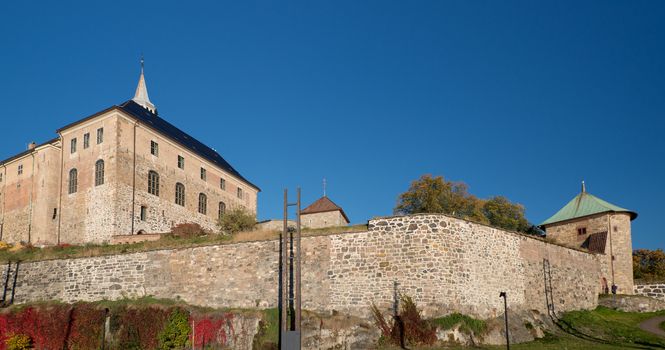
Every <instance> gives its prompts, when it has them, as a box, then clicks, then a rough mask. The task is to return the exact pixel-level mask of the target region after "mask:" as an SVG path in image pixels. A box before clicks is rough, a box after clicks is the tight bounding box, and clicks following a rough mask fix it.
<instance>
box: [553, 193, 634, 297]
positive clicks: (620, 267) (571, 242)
mask: <svg viewBox="0 0 665 350" xmlns="http://www.w3.org/2000/svg"><path fill="white" fill-rule="evenodd" d="M636 217H637V213H635V212H633V211H630V210H627V209H624V208H621V207H618V206H616V205H614V204H611V203H608V202H606V201H604V200H602V199H600V198H598V197H596V196H594V195H592V194H589V193H587V191H586V186H585V184H584V182H582V192H580V194H578V195H577V196H575V198H573V199H572V200H571V201H570V202H568V204H566V205H565V206H564V207H563V208H561V210H559V211H558V212H557V213H556V214H554V215H553V216H552V217H550V218H549V219H547V220H545V221H544V222H543V223H541V224H540V227H541V228H543V229H544V230H545V232H546V234H547V237H548V238H549V239H552V240H553V241H555V242H558V243H561V244H564V245H567V246H571V247H577V248H583V249H586V250H588V251H589V252H591V253H594V254H597V255H598V256H599V260H600V268H601V275H602V276H601V292H604V293H608V292H611V291H612V286H616V289H617V293H619V294H633V246H632V240H631V228H630V222H631V221H632V220H634V219H635V218H636Z"/></svg>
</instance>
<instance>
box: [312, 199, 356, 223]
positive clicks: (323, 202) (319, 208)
mask: <svg viewBox="0 0 665 350" xmlns="http://www.w3.org/2000/svg"><path fill="white" fill-rule="evenodd" d="M336 210H339V212H340V213H342V216H343V217H344V219H345V220H346V222H351V221H349V218H348V217H347V216H346V213H344V210H343V209H342V208H341V207H340V206H338V205H337V204H335V203H334V202H333V201H331V200H330V198H328V197H326V196H323V197H321V198H319V199H317V200H316V201H315V202H314V203H312V204H310V205H309V206H308V207H307V208H305V209H303V210H302V211H301V212H300V213H301V214H314V213H325V212H329V211H336Z"/></svg>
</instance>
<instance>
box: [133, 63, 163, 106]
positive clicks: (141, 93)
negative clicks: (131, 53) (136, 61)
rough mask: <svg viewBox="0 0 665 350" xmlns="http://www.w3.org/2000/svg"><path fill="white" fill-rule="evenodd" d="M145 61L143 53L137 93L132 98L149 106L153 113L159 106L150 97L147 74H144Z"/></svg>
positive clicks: (142, 104)
mask: <svg viewBox="0 0 665 350" xmlns="http://www.w3.org/2000/svg"><path fill="white" fill-rule="evenodd" d="M143 63H144V60H143V55H141V76H139V84H138V85H137V86H136V93H134V98H132V100H133V101H134V102H136V103H138V104H140V105H141V106H143V107H145V108H147V109H148V110H150V111H151V112H152V113H156V112H157V108H155V105H154V104H152V102H150V98H149V97H148V87H147V86H146V85H145V76H144V75H143Z"/></svg>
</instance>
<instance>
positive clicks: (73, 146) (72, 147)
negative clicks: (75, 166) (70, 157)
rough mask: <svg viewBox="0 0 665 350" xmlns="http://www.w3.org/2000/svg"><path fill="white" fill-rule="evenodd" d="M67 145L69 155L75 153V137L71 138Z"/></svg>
mask: <svg viewBox="0 0 665 350" xmlns="http://www.w3.org/2000/svg"><path fill="white" fill-rule="evenodd" d="M70 142H71V143H70V144H69V153H76V137H75V138H73V139H72V140H71V141H70Z"/></svg>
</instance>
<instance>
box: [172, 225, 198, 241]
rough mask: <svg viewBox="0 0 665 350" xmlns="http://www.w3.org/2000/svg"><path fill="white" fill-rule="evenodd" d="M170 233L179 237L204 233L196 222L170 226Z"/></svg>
mask: <svg viewBox="0 0 665 350" xmlns="http://www.w3.org/2000/svg"><path fill="white" fill-rule="evenodd" d="M171 235H172V236H175V237H180V238H190V237H196V236H202V235H205V231H204V230H203V228H202V227H201V225H199V224H196V223H184V224H178V225H176V226H175V227H172V228H171Z"/></svg>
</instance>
